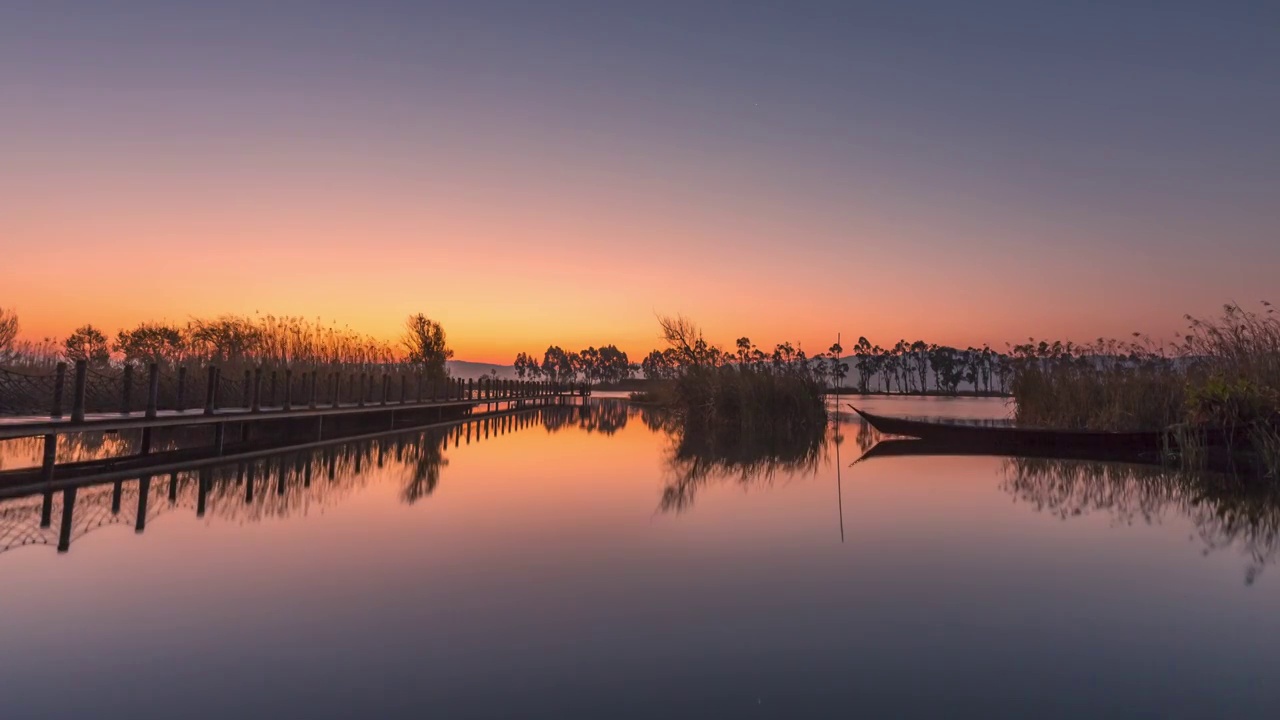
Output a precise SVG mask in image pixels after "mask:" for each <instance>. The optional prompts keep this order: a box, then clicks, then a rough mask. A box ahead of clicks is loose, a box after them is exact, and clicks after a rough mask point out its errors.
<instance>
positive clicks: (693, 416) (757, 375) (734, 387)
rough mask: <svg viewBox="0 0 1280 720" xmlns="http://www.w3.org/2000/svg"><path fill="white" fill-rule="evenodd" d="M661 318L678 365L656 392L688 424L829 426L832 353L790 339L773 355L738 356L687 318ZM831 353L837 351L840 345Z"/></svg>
mask: <svg viewBox="0 0 1280 720" xmlns="http://www.w3.org/2000/svg"><path fill="white" fill-rule="evenodd" d="M660 322H661V325H662V332H663V338H664V340H666V342H667V344H668V345H669V346H670V348H671V349H672V351H673V355H674V357H675V358H676V365H675V367H676V370H675V372H674V373H673V374H674V378H673V379H672V380H671V381H670V383H669V384H668V385H667V386H665V387H664V388H663V390H662V391H661V392H660V393H658V397H659V398H660V399H661V400H662V402H663V404H665V405H667V406H668V407H670V408H672V409H673V410H675V411H676V412H677V413H678V414H679V416H680V417H681V418H682V420H683V422H684V424H685V426H686V427H687V428H690V429H693V430H694V431H701V429H707V431H708V432H710V433H720V432H724V431H725V430H726V429H730V430H732V431H733V432H734V433H736V434H738V435H740V436H745V437H752V436H756V435H757V434H758V433H761V432H796V431H799V430H800V429H804V428H824V427H825V426H826V422H827V411H826V403H825V399H824V398H825V393H826V386H827V377H828V373H829V368H830V367H831V364H830V363H829V358H828V357H826V356H824V355H820V356H817V357H814V358H808V357H806V356H805V354H804V352H803V351H796V350H794V349H793V348H792V347H791V345H790V344H789V343H786V344H783V345H779V346H778V349H777V350H776V351H775V352H774V354H773V355H771V356H766V355H764V354H763V353H755V354H754V355H755V357H752V354H749V353H742V357H738V356H735V355H732V354H728V353H725V352H723V351H721V350H720V349H719V348H717V347H715V346H712V345H709V344H707V342H706V341H705V340H704V339H703V337H702V333H701V331H700V330H698V328H697V327H696V326H695V325H694V324H693V323H692V322H690V321H688V320H686V319H684V318H660ZM744 341H745V338H744ZM741 342H743V341H740V343H741ZM747 342H749V341H747ZM833 355H835V356H836V357H838V350H837V351H836V352H835V353H833Z"/></svg>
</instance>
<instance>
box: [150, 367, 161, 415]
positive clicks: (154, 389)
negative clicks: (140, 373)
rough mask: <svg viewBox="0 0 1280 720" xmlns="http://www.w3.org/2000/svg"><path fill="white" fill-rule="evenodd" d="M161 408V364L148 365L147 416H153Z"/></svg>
mask: <svg viewBox="0 0 1280 720" xmlns="http://www.w3.org/2000/svg"><path fill="white" fill-rule="evenodd" d="M159 409H160V365H158V364H157V363H151V364H150V365H148V366H147V417H149V418H153V417H155V416H156V412H157V411H159Z"/></svg>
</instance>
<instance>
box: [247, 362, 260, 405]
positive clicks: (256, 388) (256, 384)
mask: <svg viewBox="0 0 1280 720" xmlns="http://www.w3.org/2000/svg"><path fill="white" fill-rule="evenodd" d="M249 410H250V412H261V410H262V366H261V365H259V366H258V367H256V368H254V369H253V399H252V401H251V404H250V406H249Z"/></svg>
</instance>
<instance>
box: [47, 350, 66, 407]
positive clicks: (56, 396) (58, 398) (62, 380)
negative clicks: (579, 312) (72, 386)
mask: <svg viewBox="0 0 1280 720" xmlns="http://www.w3.org/2000/svg"><path fill="white" fill-rule="evenodd" d="M66 384H67V364H66V363H65V362H60V363H58V366H57V369H56V370H54V374H53V407H51V408H50V409H49V417H51V418H54V419H57V418H60V417H62V388H63V386H65V385H66Z"/></svg>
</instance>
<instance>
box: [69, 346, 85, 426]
mask: <svg viewBox="0 0 1280 720" xmlns="http://www.w3.org/2000/svg"><path fill="white" fill-rule="evenodd" d="M88 381H89V361H88V360H77V361H76V381H75V385H74V386H73V387H72V390H71V422H77V423H80V422H84V394H85V386H86V385H87V384H88Z"/></svg>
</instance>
